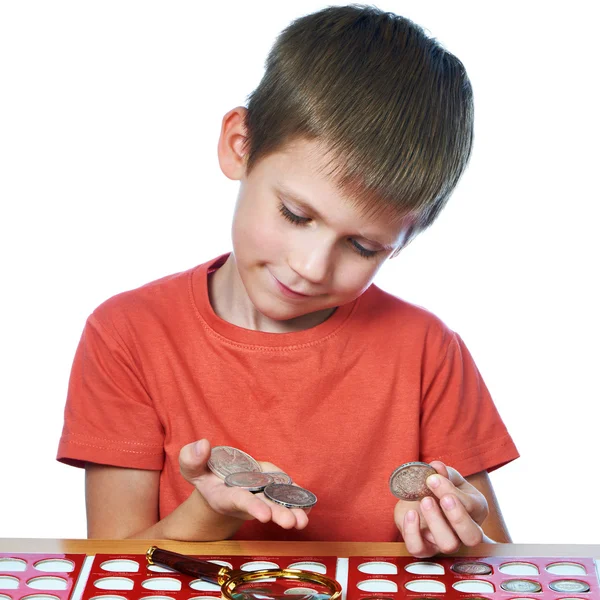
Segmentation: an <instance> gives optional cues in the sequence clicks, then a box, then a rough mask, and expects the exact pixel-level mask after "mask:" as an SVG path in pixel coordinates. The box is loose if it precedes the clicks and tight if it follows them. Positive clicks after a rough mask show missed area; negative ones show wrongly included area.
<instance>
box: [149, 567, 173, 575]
mask: <svg viewBox="0 0 600 600" xmlns="http://www.w3.org/2000/svg"><path fill="white" fill-rule="evenodd" d="M148 570H149V571H154V572H155V573H176V572H177V571H175V569H170V568H169V567H163V566H162V565H148Z"/></svg>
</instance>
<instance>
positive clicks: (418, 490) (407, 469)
mask: <svg viewBox="0 0 600 600" xmlns="http://www.w3.org/2000/svg"><path fill="white" fill-rule="evenodd" d="M436 473H437V471H436V470H435V469H434V468H433V467H432V466H431V465H428V464H427V463H424V462H409V463H405V464H403V465H400V466H399V467H398V468H397V469H396V470H395V471H394V472H393V473H392V475H391V476H390V482H389V485H390V491H391V492H392V494H394V496H396V498H400V499H401V500H421V498H425V496H433V493H432V492H431V490H430V489H429V488H428V487H427V484H426V483H425V480H426V479H427V478H428V477H429V476H430V475H435V474H436Z"/></svg>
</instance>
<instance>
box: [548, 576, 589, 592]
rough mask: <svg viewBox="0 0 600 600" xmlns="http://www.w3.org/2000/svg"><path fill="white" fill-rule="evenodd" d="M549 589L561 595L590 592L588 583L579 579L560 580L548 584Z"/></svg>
mask: <svg viewBox="0 0 600 600" xmlns="http://www.w3.org/2000/svg"><path fill="white" fill-rule="evenodd" d="M548 587H549V588H550V589H551V590H554V591H555V592H558V593H559V594H562V593H565V592H570V593H572V594H584V593H585V592H589V591H590V586H589V584H588V583H587V582H586V581H579V580H578V579H558V580H557V581H552V582H551V583H549V584H548Z"/></svg>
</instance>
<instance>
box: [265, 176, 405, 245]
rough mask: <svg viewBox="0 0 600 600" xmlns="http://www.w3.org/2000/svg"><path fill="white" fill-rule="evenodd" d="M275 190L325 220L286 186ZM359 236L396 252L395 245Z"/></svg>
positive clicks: (278, 185) (279, 185)
mask: <svg viewBox="0 0 600 600" xmlns="http://www.w3.org/2000/svg"><path fill="white" fill-rule="evenodd" d="M275 190H276V191H277V192H278V193H280V194H281V195H282V196H284V197H286V198H289V199H290V200H291V201H292V202H294V203H296V204H298V205H299V206H300V208H303V209H306V210H307V211H308V212H309V213H311V214H313V215H314V216H315V217H317V218H318V219H321V220H322V221H324V220H325V219H323V216H322V215H321V214H320V213H319V211H318V210H317V209H316V208H314V206H312V205H311V204H310V203H309V202H308V201H307V200H305V199H304V198H302V197H300V196H298V194H296V193H295V192H292V191H291V190H290V189H288V188H286V187H285V186H284V185H282V184H276V185H275ZM358 235H359V237H361V238H363V239H365V240H367V241H369V242H373V243H375V244H379V245H380V246H381V247H382V249H383V250H395V249H396V246H395V245H394V244H387V243H385V242H383V241H380V240H376V239H374V238H372V237H369V236H366V235H364V234H360V233H359V234H358Z"/></svg>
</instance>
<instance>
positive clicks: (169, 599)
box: [139, 596, 214, 600]
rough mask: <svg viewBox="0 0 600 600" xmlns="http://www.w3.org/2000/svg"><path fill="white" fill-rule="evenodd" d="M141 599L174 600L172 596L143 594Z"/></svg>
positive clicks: (212, 599)
mask: <svg viewBox="0 0 600 600" xmlns="http://www.w3.org/2000/svg"><path fill="white" fill-rule="evenodd" d="M139 600H173V598H172V597H171V596H142V597H141V598H140V599H139ZM211 600H214V598H211Z"/></svg>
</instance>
